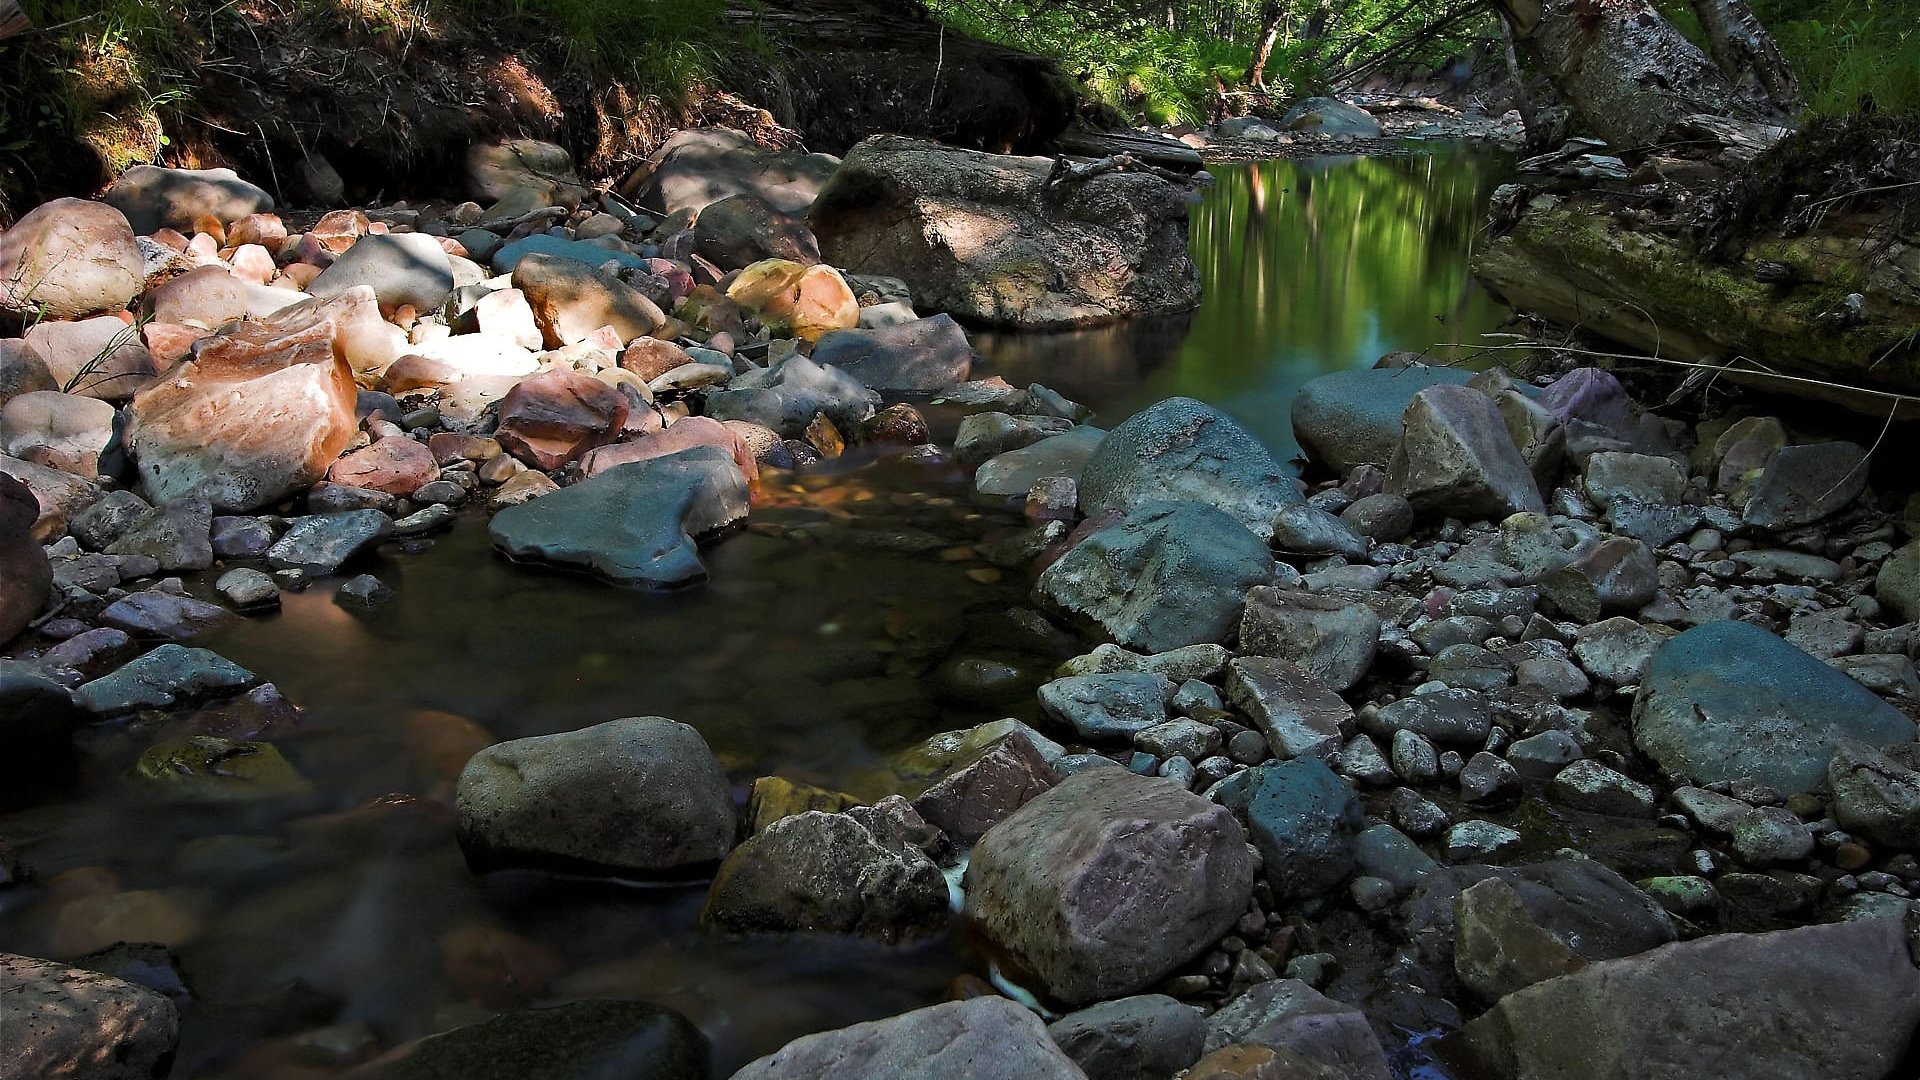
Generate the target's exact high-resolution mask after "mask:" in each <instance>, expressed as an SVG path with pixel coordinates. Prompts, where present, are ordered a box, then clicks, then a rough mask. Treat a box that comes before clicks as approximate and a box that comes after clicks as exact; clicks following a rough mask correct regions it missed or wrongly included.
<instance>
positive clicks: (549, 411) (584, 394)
mask: <svg viewBox="0 0 1920 1080" xmlns="http://www.w3.org/2000/svg"><path fill="white" fill-rule="evenodd" d="M626 420H627V399H626V397H625V396H624V395H622V394H621V393H620V391H618V390H615V389H614V388H613V387H611V386H608V385H607V384H606V383H603V382H601V381H600V380H599V379H596V378H594V377H593V376H591V375H586V374H582V373H581V372H578V371H574V370H572V369H570V368H554V369H551V370H549V371H543V372H541V373H540V374H538V375H534V376H531V377H529V378H526V379H523V380H521V381H520V382H519V384H517V385H516V386H514V388H513V389H512V390H509V391H507V396H506V397H504V398H501V399H500V426H499V427H498V428H496V429H495V430H494V433H493V437H494V438H495V439H497V440H499V442H500V445H501V446H503V447H505V448H506V450H507V452H508V453H510V454H512V455H513V456H514V457H517V458H519V459H520V460H521V461H524V462H526V463H527V464H529V465H531V466H533V467H534V468H536V469H543V470H551V469H557V468H559V467H560V466H562V465H565V464H566V463H567V462H569V461H572V460H573V459H575V458H577V457H579V456H580V455H581V454H583V453H585V452H587V451H588V450H590V449H592V448H593V447H596V446H599V445H601V444H602V443H605V442H607V441H608V440H609V439H612V438H613V437H614V435H615V434H616V433H617V432H618V431H619V430H620V426H621V425H622V424H624V423H626Z"/></svg>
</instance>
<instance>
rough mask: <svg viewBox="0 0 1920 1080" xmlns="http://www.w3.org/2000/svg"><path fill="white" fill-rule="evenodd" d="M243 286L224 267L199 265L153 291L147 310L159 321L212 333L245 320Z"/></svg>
mask: <svg viewBox="0 0 1920 1080" xmlns="http://www.w3.org/2000/svg"><path fill="white" fill-rule="evenodd" d="M244 285H245V282H243V281H242V280H241V279H240V278H238V277H235V276H234V275H233V274H232V273H230V272H228V271H227V269H226V268H225V267H221V266H202V267H200V268H199V269H197V270H189V271H187V272H186V273H184V274H181V275H180V276H179V277H177V278H173V279H171V280H169V281H167V282H166V283H165V284H162V285H161V286H160V287H158V288H156V289H154V290H153V291H152V292H151V293H149V294H148V295H147V310H148V311H150V312H151V313H152V315H153V317H154V318H155V319H156V320H158V321H160V322H164V323H180V324H182V325H188V326H203V327H206V328H207V329H209V330H212V329H215V328H217V327H221V326H225V325H226V324H228V323H230V322H234V321H236V320H239V319H244V318H246V317H247V297H246V293H245V291H244V289H243V288H242V286H244Z"/></svg>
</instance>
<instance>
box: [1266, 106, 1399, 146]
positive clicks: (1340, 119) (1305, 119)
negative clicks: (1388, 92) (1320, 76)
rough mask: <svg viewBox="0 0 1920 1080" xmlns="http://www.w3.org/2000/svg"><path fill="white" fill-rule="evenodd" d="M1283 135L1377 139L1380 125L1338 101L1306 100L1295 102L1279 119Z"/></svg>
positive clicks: (1361, 112) (1362, 111)
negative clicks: (1309, 133) (1300, 133)
mask: <svg viewBox="0 0 1920 1080" xmlns="http://www.w3.org/2000/svg"><path fill="white" fill-rule="evenodd" d="M1280 127H1281V129H1282V130H1284V131H1317V132H1319V133H1320V134H1322V135H1351V136H1353V137H1354V138H1356V139H1377V138H1379V137H1380V122H1379V121H1378V120H1375V119H1374V118H1373V114H1372V113H1370V112H1368V111H1367V110H1365V109H1362V108H1360V107H1358V106H1356V105H1349V104H1347V103H1346V102H1344V101H1341V100H1340V99H1339V98H1332V97H1310V98H1307V99H1306V100H1304V101H1299V102H1295V103H1294V106H1293V107H1292V108H1290V109H1288V110H1287V114H1286V115H1285V116H1283V117H1281V118H1280Z"/></svg>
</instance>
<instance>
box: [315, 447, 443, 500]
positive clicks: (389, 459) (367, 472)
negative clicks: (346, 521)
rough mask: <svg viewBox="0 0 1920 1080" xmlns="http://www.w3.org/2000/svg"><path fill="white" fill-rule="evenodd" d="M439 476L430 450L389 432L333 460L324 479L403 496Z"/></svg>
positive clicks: (410, 493)
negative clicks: (387, 435)
mask: <svg viewBox="0 0 1920 1080" xmlns="http://www.w3.org/2000/svg"><path fill="white" fill-rule="evenodd" d="M439 476H440V467H439V466H438V465H436V464H434V461H433V453H432V451H430V450H428V449H427V448H426V446H425V445H424V444H422V443H417V442H414V441H413V440H412V439H409V438H407V437H406V436H404V435H401V436H389V437H387V438H384V439H379V440H377V441H375V442H374V443H373V444H372V445H371V446H366V447H362V448H361V449H359V450H355V451H354V452H353V453H351V454H348V455H346V456H345V457H343V458H341V459H340V460H339V461H336V462H334V463H333V467H332V468H330V469H328V470H327V479H329V480H331V481H333V482H334V483H336V484H348V485H351V486H353V487H358V488H367V489H369V490H372V491H384V492H386V493H387V494H389V495H398V496H400V497H401V498H405V497H407V496H409V495H412V494H413V493H414V492H416V491H418V490H420V486H421V485H422V484H427V483H431V482H432V481H434V480H436V479H438V478H439Z"/></svg>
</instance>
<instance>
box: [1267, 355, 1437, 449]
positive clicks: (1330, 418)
mask: <svg viewBox="0 0 1920 1080" xmlns="http://www.w3.org/2000/svg"><path fill="white" fill-rule="evenodd" d="M1471 378H1473V372H1471V371H1460V370H1457V369H1455V368H1448V367H1431V366H1428V365H1426V364H1415V365H1413V366H1411V367H1404V368H1356V369H1354V370H1352V371H1336V372H1333V373H1332V374H1329V375H1322V376H1320V377H1318V378H1316V379H1310V380H1308V382H1307V384H1306V385H1305V386H1303V387H1301V388H1300V392H1299V393H1298V394H1295V395H1294V398H1293V437H1294V439H1295V440H1296V441H1298V442H1299V443H1300V448H1301V449H1302V450H1304V451H1306V454H1307V458H1308V459H1309V460H1311V461H1312V462H1314V463H1315V464H1317V465H1319V466H1320V467H1321V468H1323V469H1325V470H1326V471H1328V472H1330V473H1332V474H1333V475H1335V476H1345V475H1346V474H1347V473H1348V472H1349V471H1351V470H1352V469H1353V467H1354V466H1356V465H1378V466H1380V467H1381V468H1386V465H1387V462H1388V461H1390V460H1392V458H1393V450H1394V447H1395V446H1398V445H1399V443H1400V435H1401V432H1402V430H1403V426H1402V421H1401V417H1402V416H1403V415H1404V414H1405V413H1406V411H1407V406H1408V405H1410V404H1412V403H1413V396H1414V395H1415V394H1418V393H1419V392H1420V391H1422V390H1425V389H1426V388H1427V387H1429V386H1439V385H1461V384H1464V383H1466V381H1467V380H1469V379H1471Z"/></svg>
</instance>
